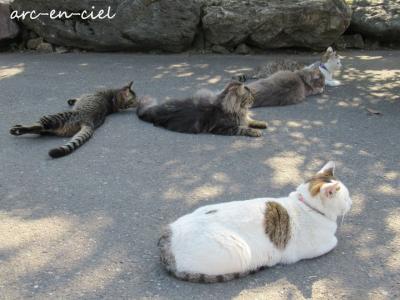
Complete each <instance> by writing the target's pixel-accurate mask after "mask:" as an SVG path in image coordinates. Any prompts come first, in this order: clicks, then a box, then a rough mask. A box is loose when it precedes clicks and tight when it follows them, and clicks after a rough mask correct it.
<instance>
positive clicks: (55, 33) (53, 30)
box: [12, 0, 200, 52]
mask: <svg viewBox="0 0 400 300" xmlns="http://www.w3.org/2000/svg"><path fill="white" fill-rule="evenodd" d="M93 3H95V9H94V11H95V12H96V13H97V12H99V10H100V9H104V10H107V8H108V6H109V5H110V7H111V13H110V15H112V14H114V13H116V16H115V18H113V19H103V20H100V19H96V20H91V19H87V20H83V19H82V18H80V17H73V18H71V19H61V20H60V19H55V20H51V19H50V18H49V17H43V16H42V17H40V18H38V19H36V20H32V19H29V18H26V19H25V20H24V21H23V23H24V24H25V25H26V26H27V27H28V28H30V29H32V30H34V31H35V32H36V33H38V34H39V35H40V36H42V37H44V39H45V40H46V41H48V42H51V43H53V44H56V45H62V46H69V47H79V48H83V49H88V50H96V51H114V50H139V51H140V50H151V49H161V50H165V51H170V52H180V51H182V50H184V49H185V48H187V47H189V46H190V45H191V43H192V41H193V38H194V36H195V33H196V30H197V25H198V24H199V20H200V3H199V2H198V1H195V0H175V1H169V0H137V1H124V0H115V1H107V0H99V1H93V2H91V1H81V0H70V1H63V0H53V1H47V0H37V1H31V0H15V1H14V2H13V3H12V8H13V9H14V10H18V11H22V10H25V11H27V10H32V9H35V10H36V11H40V12H50V11H51V10H52V9H55V10H57V11H59V10H60V11H69V12H81V11H83V10H88V11H92V8H91V7H92V5H93Z"/></svg>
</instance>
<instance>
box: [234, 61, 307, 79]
mask: <svg viewBox="0 0 400 300" xmlns="http://www.w3.org/2000/svg"><path fill="white" fill-rule="evenodd" d="M304 67H305V65H304V64H302V63H299V62H297V61H295V60H291V59H277V60H275V61H272V62H269V63H267V64H265V65H261V66H259V67H257V68H256V69H255V70H254V71H249V72H246V73H243V74H239V75H235V76H232V79H234V80H238V81H240V82H246V81H248V80H252V79H261V78H267V77H269V76H271V75H272V74H275V73H277V72H279V71H297V70H300V69H303V68H304Z"/></svg>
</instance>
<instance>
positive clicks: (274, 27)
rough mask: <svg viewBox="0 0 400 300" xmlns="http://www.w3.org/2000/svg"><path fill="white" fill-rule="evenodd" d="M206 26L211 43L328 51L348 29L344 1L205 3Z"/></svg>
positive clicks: (235, 0)
mask: <svg viewBox="0 0 400 300" xmlns="http://www.w3.org/2000/svg"><path fill="white" fill-rule="evenodd" d="M203 3H204V11H203V18H202V24H203V29H204V31H205V38H206V41H208V42H209V43H211V44H215V45H223V46H227V47H230V48H233V47H235V46H236V45H239V44H241V43H243V42H245V43H247V44H250V45H254V46H257V47H260V48H262V49H268V48H281V47H306V48H315V49H320V48H325V47H327V46H329V45H330V44H332V43H333V42H334V41H335V40H337V38H338V37H339V36H340V35H341V34H342V33H343V32H344V31H345V30H346V29H347V27H348V26H349V24H350V20H351V9H350V7H349V6H348V5H347V4H346V3H345V1H344V0H290V1H282V0H269V1H265V0H247V1H243V0H203Z"/></svg>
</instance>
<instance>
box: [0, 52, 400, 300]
mask: <svg viewBox="0 0 400 300" xmlns="http://www.w3.org/2000/svg"><path fill="white" fill-rule="evenodd" d="M344 55H345V59H344V63H343V64H344V65H345V66H346V69H345V70H344V71H343V73H342V75H341V78H340V80H342V82H343V86H342V87H338V88H328V90H327V92H326V93H325V94H324V95H321V96H318V97H311V98H309V99H308V100H307V101H306V102H305V103H302V104H299V105H296V106H288V107H278V108H260V109H256V110H254V115H255V117H256V118H258V119H265V120H267V121H268V123H269V128H268V130H267V131H266V133H265V135H264V136H263V137H261V138H256V139H252V138H247V137H224V136H213V135H187V134H178V133H174V132H169V131H166V130H163V129H159V128H155V127H153V126H151V125H150V124H148V123H143V122H140V121H139V120H137V118H136V116H135V115H134V112H127V113H122V114H119V115H114V116H111V117H110V118H109V119H108V120H107V121H106V123H105V124H104V126H103V127H101V128H100V129H99V130H98V131H96V134H95V136H94V138H93V139H92V140H91V141H89V142H88V143H87V144H86V145H85V146H83V147H82V148H81V149H79V150H78V151H77V152H76V153H74V154H73V155H71V156H69V157H66V158H63V159H59V160H51V159H50V158H48V157H47V154H46V153H47V151H48V149H50V148H52V147H53V146H55V145H58V144H61V143H62V142H63V139H60V138H37V137H20V138H15V137H12V136H9V135H8V134H7V131H8V128H9V127H10V126H11V125H13V124H14V123H21V122H22V123H24V122H31V121H35V120H36V119H37V118H38V117H39V116H41V115H42V114H43V113H52V112H56V111H58V110H63V109H67V105H66V103H65V99H68V98H71V97H73V96H76V95H78V94H80V93H83V92H88V91H90V90H91V89H92V87H101V86H110V85H111V86H112V85H116V84H121V85H122V84H123V83H125V82H127V81H129V80H130V79H134V80H135V89H136V91H137V92H138V93H139V94H151V95H153V96H156V97H158V98H160V99H165V98H171V97H180V96H184V95H188V94H190V93H191V92H192V91H193V90H194V89H197V88H201V87H207V88H212V89H221V88H222V87H223V85H224V84H225V83H226V82H227V81H228V79H229V78H230V77H231V76H232V75H233V74H235V73H236V72H240V71H241V70H246V69H251V68H252V67H254V66H256V65H258V64H260V63H262V62H263V61H265V60H268V59H274V58H276V56H266V57H261V56H254V57H240V56H185V55H171V56H147V55H125V54H115V55H107V54H83V55H82V54H81V55H75V54H71V55H47V56H45V55H31V54H29V55H14V54H9V55H7V54H6V55H2V56H0V89H1V91H2V97H1V99H0V100H1V107H2V109H1V111H0V124H1V129H2V133H3V134H2V135H1V136H0V142H1V145H2V148H1V150H0V151H1V152H0V153H1V155H0V163H1V166H2V168H1V171H0V172H1V178H3V179H2V181H1V182H0V260H1V264H0V291H1V294H2V295H3V297H5V298H27V297H35V298H43V297H54V298H61V297H63V298H79V297H84V298H85V299H90V298H96V299H97V298H100V297H103V298H109V299H111V298H112V299H115V298H131V299H132V298H135V299H136V298H156V299H157V298H160V299H161V298H162V299H167V298H169V299H189V298H190V299H192V298H196V299H226V298H237V299H254V298H255V297H259V298H263V299H270V298H271V299H304V298H315V299H341V298H343V299H345V298H346V299H348V298H349V297H351V298H359V299H366V298H373V299H378V298H383V299H385V298H387V299H389V298H390V299H393V298H396V297H399V296H400V295H399V290H400V287H399V282H400V277H399V270H400V255H399V253H400V252H399V248H400V210H399V196H400V190H399V186H400V164H399V159H398V153H399V146H398V141H399V140H400V132H399V125H400V123H399V115H400V107H399V104H400V102H399V93H400V82H399V80H398V77H399V75H400V69H399V68H398V67H396V66H399V62H400V52H371V53H369V52H348V53H344ZM298 59H304V60H309V61H311V62H312V60H313V58H312V57H311V56H310V55H300V56H298ZM88 87H89V88H88ZM367 108H372V109H375V110H379V111H380V112H381V113H382V115H380V116H378V115H368V112H367V110H366V109H367ZM23 121H24V122H23ZM327 160H335V161H337V165H338V167H337V172H338V176H339V178H341V179H342V180H343V182H344V183H345V184H346V185H347V186H348V187H349V189H350V191H351V193H352V198H353V202H354V207H353V208H352V210H351V212H350V213H349V215H348V216H346V218H345V220H344V223H343V225H341V226H340V227H339V231H338V234H337V235H338V239H339V244H338V247H337V248H336V249H335V250H334V251H332V252H331V253H329V254H328V255H325V256H323V257H320V258H317V259H313V260H308V261H302V262H300V263H297V264H294V265H289V266H277V267H274V268H271V269H269V270H266V271H263V272H259V273H257V274H255V275H253V276H249V277H247V278H244V279H241V280H237V281H232V282H227V283H224V284H214V285H201V284H191V283H185V282H182V281H178V280H175V279H174V278H172V277H170V276H168V275H167V274H166V273H165V272H164V270H163V269H162V268H161V266H160V264H159V262H158V249H157V247H156V243H157V239H158V236H159V233H160V231H161V228H162V226H163V225H165V224H167V223H168V222H171V221H173V220H175V219H176V218H177V217H179V216H181V215H182V214H185V213H188V212H190V211H192V210H193V209H195V208H197V207H199V206H201V205H205V204H210V203H217V202H223V201H231V200H241V199H249V198H254V197H263V196H272V197H275V196H276V197H277V196H283V195H286V194H288V193H289V192H290V191H292V190H293V189H294V188H295V187H296V186H297V185H298V184H299V183H301V182H302V180H303V178H306V177H308V176H310V175H312V174H313V172H314V171H316V170H318V169H319V167H320V166H321V165H322V164H323V163H324V162H326V161H327Z"/></svg>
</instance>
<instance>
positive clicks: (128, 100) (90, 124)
mask: <svg viewBox="0 0 400 300" xmlns="http://www.w3.org/2000/svg"><path fill="white" fill-rule="evenodd" d="M132 83H133V82H130V83H129V84H128V85H127V86H124V87H123V88H121V89H108V90H104V91H98V92H96V93H94V94H89V95H83V96H81V97H80V98H78V99H70V100H68V104H69V105H71V106H73V107H72V110H70V111H65V112H61V113H58V114H54V115H47V116H44V117H42V118H41V119H40V120H39V122H37V123H34V124H32V125H30V126H24V125H15V126H14V127H12V128H11V129H10V133H11V134H12V135H22V134H27V133H33V134H41V135H57V136H63V137H70V136H72V139H71V140H70V141H69V142H68V143H67V144H65V145H64V146H61V147H58V148H54V149H51V150H50V151H49V155H50V156H51V157H53V158H58V157H62V156H65V155H67V154H70V153H72V152H73V151H74V150H75V149H77V148H78V147H80V146H82V145H83V144H84V143H85V142H86V141H87V140H89V139H90V137H91V136H92V135H93V132H94V130H95V129H96V128H98V127H99V126H101V125H102V124H103V123H104V121H105V119H106V116H107V115H109V114H111V113H114V112H117V111H119V110H124V109H128V108H130V107H135V106H136V105H137V100H136V94H135V92H134V91H133V90H132V88H131V87H132Z"/></svg>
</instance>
